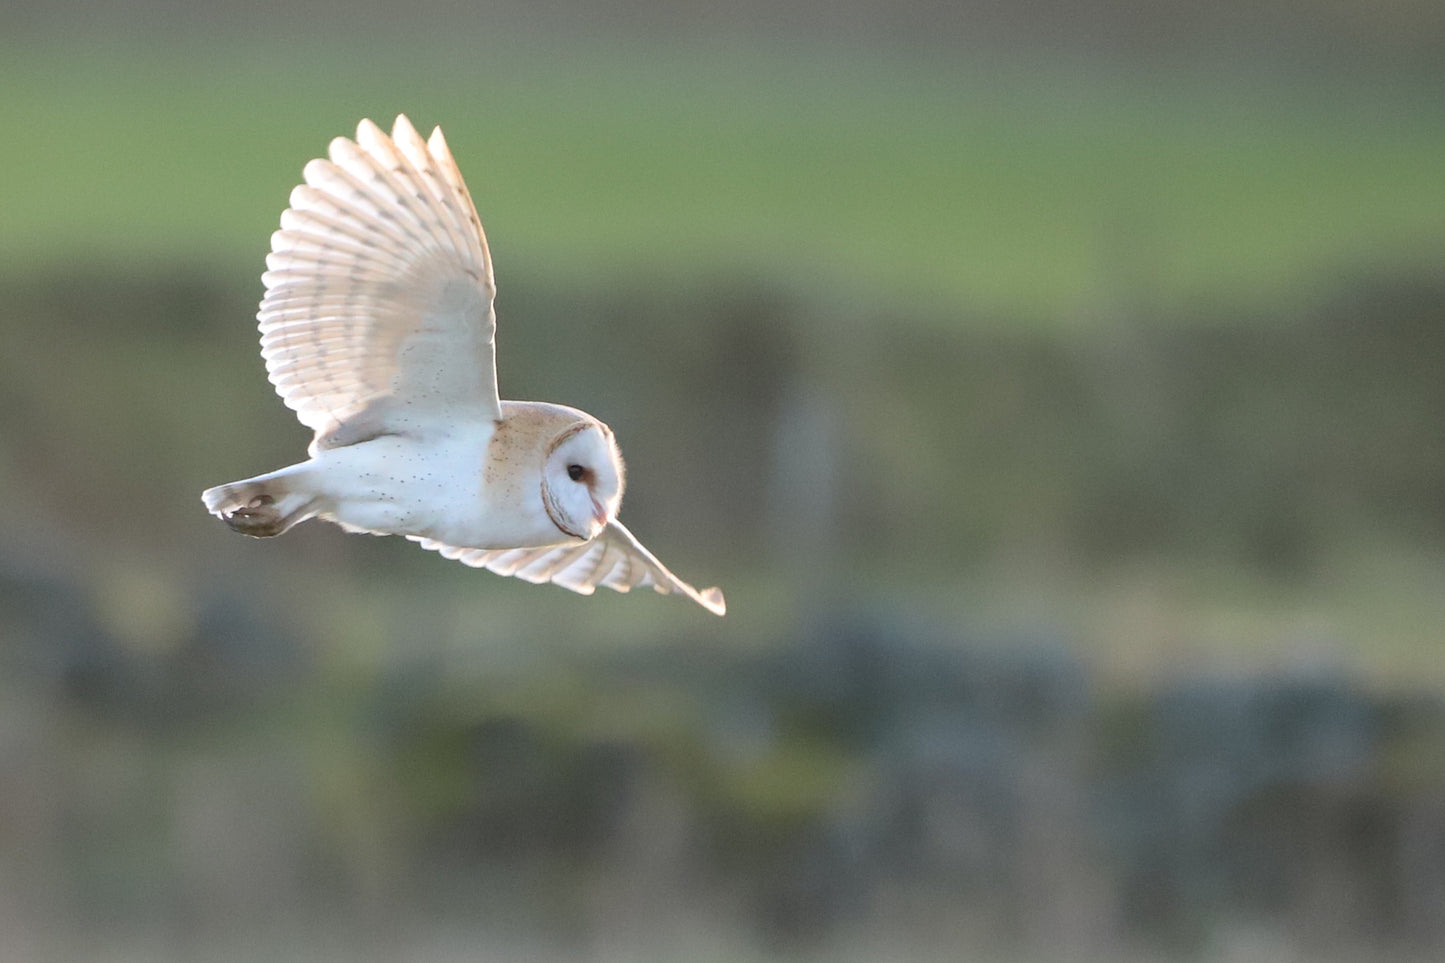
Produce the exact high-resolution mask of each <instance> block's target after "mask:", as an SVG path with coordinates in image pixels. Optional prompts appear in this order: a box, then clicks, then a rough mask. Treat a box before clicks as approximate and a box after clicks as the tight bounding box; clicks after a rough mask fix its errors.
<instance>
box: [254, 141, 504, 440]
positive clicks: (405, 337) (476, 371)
mask: <svg viewBox="0 0 1445 963" xmlns="http://www.w3.org/2000/svg"><path fill="white" fill-rule="evenodd" d="M329 153H330V159H329V160H326V159H321V158H318V159H316V160H313V161H311V162H310V163H309V164H307V165H306V169H305V178H306V183H304V184H302V185H300V186H299V187H297V188H296V189H295V190H294V191H292V192H291V206H290V207H289V208H288V209H287V210H286V211H285V212H284V213H283V214H282V215H281V229H280V230H279V231H277V232H276V233H275V234H273V235H272V237H271V253H270V254H269V255H268V256H267V258H266V266H267V268H268V269H269V270H267V271H266V273H265V275H264V276H263V277H262V280H263V281H264V282H265V284H266V295H265V297H264V298H263V299H262V301H261V309H260V311H259V312H258V313H257V319H258V320H259V321H260V328H261V356H262V357H263V358H265V359H266V370H267V371H268V372H269V373H270V376H271V382H272V384H274V385H275V386H276V391H277V392H278V393H279V394H280V395H281V397H282V398H283V399H284V400H285V402H286V405H287V406H288V407H289V408H291V409H293V410H294V411H295V412H296V416H297V418H299V419H300V421H301V423H302V424H304V425H306V426H307V427H309V428H312V429H314V430H315V431H316V436H317V440H316V442H315V444H316V445H320V446H322V447H325V446H326V445H327V444H328V439H329V438H330V437H331V436H334V435H336V434H337V433H338V431H339V430H340V432H341V433H342V434H347V433H348V432H346V431H345V428H344V426H346V424H347V422H348V420H349V419H356V418H357V416H358V415H362V418H361V419H358V420H363V421H366V422H367V423H368V424H367V426H366V429H364V430H368V431H371V432H375V431H377V430H385V429H387V428H388V427H400V426H401V425H402V423H403V422H405V421H410V420H411V419H414V418H417V417H418V416H420V417H422V418H425V417H427V416H429V415H432V414H433V413H440V412H446V413H450V414H460V413H462V412H463V411H466V410H470V411H473V412H476V413H477V414H478V415H479V416H485V417H490V418H492V419H499V418H500V417H501V405H500V402H499V401H498V398H497V376H496V363H495V352H494V349H493V337H494V335H495V333H496V317H495V315H494V314H493V312H492V298H493V296H494V295H495V293H496V282H495V281H494V279H493V276H492V260H491V255H490V254H489V252H488V250H487V240H486V237H485V235H484V234H483V233H482V225H481V222H480V220H479V219H478V218H477V212H476V208H475V207H474V206H473V205H472V200H471V197H470V195H469V194H468V193H467V188H466V185H465V184H463V183H462V176H461V173H460V172H459V171H458V170H457V166H456V163H455V162H454V161H453V160H452V155H451V151H450V150H448V148H447V144H446V140H445V139H444V138H443V137H442V132H441V129H440V128H437V129H436V130H434V131H433V132H432V135H431V140H430V141H423V140H422V139H421V136H420V135H419V134H418V133H417V132H416V128H414V127H413V126H412V125H411V122H410V121H409V120H407V119H406V117H404V116H402V117H398V118H397V119H396V125H395V127H394V128H393V131H392V136H391V137H388V136H387V135H386V134H385V133H383V132H382V130H381V129H380V128H378V127H377V126H376V125H375V124H373V123H372V122H371V121H369V120H364V121H362V122H361V124H360V126H359V127H358V128H357V131H356V140H355V141H351V140H347V139H346V138H344V137H338V138H336V139H335V140H333V141H332V142H331V147H330V151H329ZM413 423H414V422H413ZM352 430H353V432H354V431H357V430H362V429H358V428H357V427H356V426H353V428H352ZM332 443H335V442H334V441H333V442H332Z"/></svg>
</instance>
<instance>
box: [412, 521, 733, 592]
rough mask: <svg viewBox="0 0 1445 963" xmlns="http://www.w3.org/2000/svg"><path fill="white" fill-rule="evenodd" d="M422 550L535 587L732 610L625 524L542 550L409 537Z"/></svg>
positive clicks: (710, 589) (618, 523)
mask: <svg viewBox="0 0 1445 963" xmlns="http://www.w3.org/2000/svg"><path fill="white" fill-rule="evenodd" d="M408 537H409V538H410V539H411V540H412V541H414V542H420V543H421V547H422V548H426V549H430V550H432V551H434V552H440V553H441V554H442V555H444V556H445V557H447V558H454V559H456V560H457V561H459V562H462V563H464V564H466V565H470V566H472V567H473V568H485V569H490V570H491V571H493V572H496V573H497V574H498V575H515V576H516V577H517V578H524V579H526V580H527V581H529V582H538V583H541V582H552V583H554V584H556V585H560V586H562V587H563V588H567V589H571V590H572V591H574V592H580V593H581V594H583V595H591V594H592V593H593V592H594V591H595V590H596V589H597V586H599V585H605V586H607V587H608V588H610V589H616V590H617V591H619V592H627V591H630V590H631V589H634V588H641V587H649V588H652V589H654V590H656V591H657V592H660V593H662V594H663V595H670V594H672V593H673V592H681V593H682V594H683V595H686V596H687V597H688V598H690V599H692V600H693V601H694V602H696V603H697V604H699V605H701V606H702V607H703V608H705V609H707V610H708V611H709V612H713V613H715V614H717V615H722V614H723V613H724V612H726V611H727V605H726V603H725V602H724V601H723V594H722V591H721V590H720V589H717V588H707V589H703V590H702V591H701V592H699V591H698V590H697V589H695V588H693V587H692V586H691V585H688V584H687V583H686V582H684V581H682V579H680V578H678V577H677V576H676V575H673V574H672V573H671V572H669V571H668V570H667V567H666V566H665V565H663V564H662V563H661V562H659V561H658V560H657V557H656V556H655V555H653V554H652V553H651V552H649V551H648V550H647V549H645V548H643V546H642V543H641V542H639V541H638V540H637V538H636V536H634V535H633V534H632V533H631V532H629V531H628V530H627V528H626V527H625V526H624V525H623V524H622V523H621V522H617V521H614V522H611V523H609V524H608V526H607V527H606V528H605V529H603V530H602V534H601V535H598V536H597V537H596V538H594V539H592V540H591V541H589V542H580V543H568V544H563V545H547V546H543V547H542V548H509V549H492V550H489V549H482V548H457V547H456V546H454V545H444V544H442V543H441V542H438V541H434V540H433V539H430V538H420V537H418V536H415V535H411V536H408Z"/></svg>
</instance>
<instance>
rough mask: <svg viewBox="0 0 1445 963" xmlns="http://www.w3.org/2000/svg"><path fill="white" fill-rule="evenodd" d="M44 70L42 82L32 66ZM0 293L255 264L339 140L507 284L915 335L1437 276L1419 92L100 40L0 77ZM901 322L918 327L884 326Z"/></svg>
mask: <svg viewBox="0 0 1445 963" xmlns="http://www.w3.org/2000/svg"><path fill="white" fill-rule="evenodd" d="M57 65H63V69H60V70H57ZM0 84H3V86H4V89H5V91H6V96H5V99H4V102H3V104H0V120H3V121H4V123H5V127H6V129H8V130H11V131H13V132H14V135H15V136H16V137H17V140H16V142H15V143H16V146H17V148H21V149H15V150H12V151H11V152H10V155H9V157H8V158H7V160H6V164H5V175H6V176H5V179H4V182H3V184H0V205H3V209H4V211H5V218H4V220H3V222H0V258H3V259H4V262H5V263H7V264H8V265H9V266H10V270H12V271H13V270H17V269H22V268H27V267H35V266H37V265H44V264H46V263H53V262H54V261H55V260H56V259H57V258H60V257H68V256H72V255H73V254H74V253H75V252H77V251H85V252H87V254H88V256H90V257H94V258H97V259H100V260H102V261H108V262H111V263H122V264H126V265H129V266H143V265H147V264H157V263H166V262H169V261H172V260H174V259H175V258H177V257H178V256H180V257H182V258H183V259H187V260H195V259H204V260H206V261H210V262H216V261H220V260H224V262H225V263H226V265H227V269H228V270H240V269H241V268H242V266H243V265H253V266H254V265H258V264H259V262H260V256H261V254H262V253H263V252H264V249H265V240H264V239H265V237H266V235H267V234H268V233H269V231H270V230H271V229H273V228H274V226H275V217H276V213H277V212H278V211H279V209H280V207H281V206H282V203H283V201H284V198H285V196H286V192H287V191H288V190H289V188H290V186H291V185H292V184H293V182H294V181H295V180H296V178H297V177H298V175H299V171H300V168H301V165H302V164H303V163H304V162H305V161H306V160H307V159H308V158H310V157H312V156H314V155H315V154H317V153H318V152H320V151H321V150H322V149H323V148H324V146H325V142H326V140H327V139H329V138H330V137H332V136H335V135H337V134H343V133H349V132H351V131H352V130H353V129H354V125H355V122H356V120H357V119H358V118H359V117H362V116H371V117H375V118H383V119H384V118H389V117H391V116H393V115H394V114H395V113H397V112H398V111H403V112H408V113H410V114H411V115H412V117H413V119H414V120H415V121H417V123H418V124H422V125H427V126H430V125H431V124H435V123H441V124H443V125H444V127H445V128H446V129H447V130H448V132H449V134H450V137H451V139H452V141H453V146H454V149H455V150H456V152H457V154H458V156H460V157H461V158H463V159H464V165H465V171H466V173H467V174H468V175H469V177H470V178H471V180H472V181H473V182H474V183H475V185H476V186H475V187H474V193H475V194H476V196H477V198H478V204H479V206H480V208H481V212H482V215H483V218H484V221H485V223H486V224H487V225H488V227H489V230H490V231H491V232H492V233H493V234H495V235H496V239H497V241H496V246H497V248H498V252H499V253H498V256H499V259H500V268H501V271H502V278H503V284H504V285H505V283H506V279H507V277H508V276H509V275H510V276H516V275H517V274H518V273H522V272H528V273H536V274H538V275H543V274H544V275H545V276H546V277H547V278H548V279H549V281H552V282H556V283H562V284H569V283H582V282H586V283H595V282H597V281H599V280H602V279H605V278H608V277H613V278H615V277H618V276H622V277H629V276H632V275H634V274H637V273H645V274H647V275H649V276H657V275H661V276H664V277H665V276H668V275H683V276H688V275H694V274H696V273H699V272H702V273H705V274H707V275H709V276H717V275H729V274H739V273H746V274H753V275H758V276H761V277H764V278H768V279H787V280H789V281H790V282H796V281H797V280H799V279H805V280H806V281H807V282H808V283H809V284H810V285H812V286H814V287H816V288H817V289H818V290H819V292H820V293H822V292H828V295H829V296H833V297H839V298H845V299H854V298H859V297H862V298H888V299H890V300H895V301H896V300H898V299H902V300H903V302H904V303H906V304H908V305H916V306H921V307H923V308H931V309H933V313H935V314H936V313H942V312H948V313H952V312H957V311H959V310H964V311H966V312H968V314H969V315H970V316H975V317H983V318H998V319H1003V320H1006V321H1014V320H1030V321H1037V320H1050V321H1057V322H1063V323H1069V324H1072V323H1075V322H1079V321H1085V322H1092V321H1097V320H1100V319H1101V318H1107V317H1109V316H1110V315H1111V314H1112V313H1113V312H1115V311H1116V310H1118V309H1119V308H1120V307H1121V305H1120V304H1119V303H1118V302H1119V301H1120V299H1122V298H1125V297H1132V298H1135V299H1138V300H1140V301H1141V302H1142V303H1141V304H1138V305H1125V306H1123V307H1138V308H1140V309H1142V310H1152V309H1154V308H1156V307H1157V308H1162V309H1165V310H1168V309H1171V308H1173V307H1175V306H1177V305H1181V304H1194V303H1200V302H1203V303H1206V304H1208V303H1217V302H1221V301H1222V302H1233V303H1238V302H1244V303H1247V304H1255V303H1270V304H1277V303H1279V302H1280V301H1281V300H1285V301H1288V300H1289V299H1297V298H1299V297H1301V296H1305V295H1307V293H1308V292H1309V291H1310V290H1311V289H1312V287H1313V286H1315V285H1317V284H1318V283H1319V282H1320V281H1321V280H1322V279H1328V278H1330V277H1332V276H1334V275H1335V273H1336V272H1338V271H1339V270H1340V269H1341V267H1342V266H1344V265H1356V264H1360V263H1362V262H1365V263H1370V262H1373V263H1389V264H1391V265H1401V264H1406V265H1418V266H1427V265H1437V264H1439V263H1440V261H1441V260H1442V257H1445V232H1442V229H1441V227H1440V225H1441V222H1442V219H1445V188H1442V185H1441V179H1440V177H1439V169H1438V168H1439V165H1438V158H1439V157H1440V156H1441V155H1442V153H1445V108H1442V107H1441V106H1440V102H1439V99H1438V97H1436V96H1435V90H1434V88H1433V87H1432V86H1430V85H1429V84H1424V83H1418V82H1417V83H1414V84H1412V83H1409V82H1407V81H1403V80H1398V79H1396V80H1392V79H1389V78H1388V77H1387V76H1386V75H1377V76H1375V77H1374V78H1369V77H1367V78H1366V79H1365V80H1364V81H1363V82H1362V81H1360V80H1358V79H1356V78H1354V77H1331V76H1309V77H1306V78H1303V79H1302V78H1300V77H1299V76H1298V75H1292V74H1289V73H1287V72H1280V73H1279V74H1276V75H1272V74H1271V73H1270V71H1269V69H1268V68H1260V67H1246V68H1243V69H1241V70H1239V71H1237V72H1229V73H1225V72H1222V71H1219V70H1214V71H1210V72H1207V73H1206V72H1203V71H1202V70H1200V69H1194V70H1190V69H1187V68H1175V69H1172V70H1171V69H1165V68H1160V67H1155V68H1152V69H1151V68H1149V67H1143V66H1137V67H1132V68H1130V67H1109V66H1107V65H1103V64H1099V63H1096V62H1090V61H1086V60H1083V59H1081V58H1072V59H1071V58H1068V57H1065V58H1062V59H1055V60H1049V59H1045V58H1044V57H1042V56H1039V55H1034V56H1027V55H1025V56H1011V57H1005V56H1002V55H992V56H990V55H972V56H967V55H963V54H945V53H943V52H941V51H940V52H935V53H932V54H926V55H923V56H916V57H908V58H905V57H903V56H900V55H893V56H890V55H887V54H882V55H879V54H877V53H869V54H867V55H865V52H864V51H861V50H855V49H850V48H849V47H846V46H838V47H834V48H830V47H827V46H802V45H794V46H787V45H781V44H780V45H779V46H778V48H777V49H771V50H770V49H768V48H765V47H764V48H758V47H757V46H756V45H754V46H741V45H727V44H719V45H717V46H716V47H709V46H701V47H698V48H696V49H693V48H687V47H683V48H680V49H679V48H675V47H666V46H661V45H655V44H654V45H647V44H644V43H642V42H640V41H635V42H633V43H632V44H631V45H627V44H624V43H621V42H615V43H613V44H612V45H608V43H606V42H603V43H600V44H599V43H592V44H582V43H580V42H578V41H576V40H572V41H561V40H556V41H552V42H551V43H547V42H544V41H542V40H539V39H531V40H525V39H524V40H521V41H516V42H508V41H501V40H498V41H493V42H486V41H484V42H482V43H480V44H463V43H460V42H450V43H449V42H433V43H422V42H420V41H415V40H411V41H408V40H405V39H403V40H400V41H398V42H396V43H395V44H394V45H391V44H389V45H387V46H386V47H384V48H380V49H378V50H368V51H367V52H366V53H365V54H363V55H358V54H357V53H356V52H355V51H354V50H352V49H351V48H348V47H347V46H345V45H343V44H340V43H335V42H332V43H327V42H320V41H308V42H305V43H304V44H303V43H301V42H299V41H298V42H296V43H294V44H291V45H288V44H285V43H282V42H279V41H278V42H267V43H256V42H251V43H244V44H237V45H226V44H219V43H209V44H208V43H207V42H206V41H204V40H201V41H194V42H191V43H188V44H187V45H185V47H184V48H180V47H172V46H160V47H158V48H157V47H145V48H142V47H139V46H127V45H125V44H123V43H120V44H112V45H105V44H101V43H99V42H95V43H94V44H93V46H82V47H79V48H75V47H62V48H51V49H47V47H46V46H45V45H44V44H27V45H24V46H21V47H16V48H13V49H9V50H6V51H5V56H4V57H3V58H0ZM909 313H917V312H914V311H910V312H909Z"/></svg>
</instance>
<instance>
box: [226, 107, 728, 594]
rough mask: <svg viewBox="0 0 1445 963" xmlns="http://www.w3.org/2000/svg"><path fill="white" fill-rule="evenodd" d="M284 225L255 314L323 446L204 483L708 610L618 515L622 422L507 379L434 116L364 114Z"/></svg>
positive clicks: (244, 519)
mask: <svg viewBox="0 0 1445 963" xmlns="http://www.w3.org/2000/svg"><path fill="white" fill-rule="evenodd" d="M304 176H305V180H306V183H304V184H302V185H300V186H299V187H297V188H296V189H295V190H294V191H292V193H291V206H290V207H289V208H288V209H287V210H286V211H285V212H284V213H283V214H282V215H281V229H280V230H279V231H277V232H276V233H275V234H274V235H272V238H271V253H270V254H269V255H268V256H267V258H266V266H267V271H266V273H265V274H264V275H263V278H262V279H263V281H264V282H265V285H266V294H265V296H264V298H263V299H262V301H261V306H260V310H259V311H258V313H257V319H258V321H259V326H260V330H261V355H262V357H263V358H264V359H265V362H266V370H267V372H268V374H269V376H270V379H271V382H272V384H274V385H275V387H276V391H277V393H278V394H280V396H281V398H282V400H283V401H284V402H285V403H286V405H287V406H288V407H289V408H291V409H292V410H293V411H295V412H296V416H297V418H298V419H299V420H300V421H301V423H302V424H304V425H306V426H307V427H308V428H311V429H312V430H313V431H314V432H315V435H314V437H313V439H312V442H311V445H310V447H309V448H308V454H309V455H310V458H309V459H308V460H307V461H305V462H302V463H300V464H296V465H291V466H289V467H287V468H282V469H280V470H278V471H274V472H270V473H268V474H265V475H258V476H256V477H254V478H249V479H246V480H244V481H239V482H233V483H231V484H229V485H221V486H218V487H216V488H212V489H208V490H207V491H206V492H205V493H204V494H203V495H202V498H203V500H204V501H205V504H206V507H207V509H209V510H210V511H211V512H212V513H213V514H215V515H217V516H219V517H220V518H222V519H224V520H225V521H226V523H227V524H228V525H230V526H231V527H232V528H234V529H235V530H237V531H239V532H242V533H243V534H247V535H255V536H273V535H279V534H281V533H282V532H285V531H286V530H287V529H289V528H291V527H292V526H293V525H296V524H297V523H299V522H301V521H304V520H306V519H308V518H313V517H319V518H323V519H326V520H329V521H333V522H335V523H337V524H338V525H340V526H342V527H343V528H345V529H347V530H348V531H361V532H371V533H374V534H395V535H404V536H406V537H407V538H410V539H412V540H414V541H417V542H420V543H421V545H422V547H423V548H428V549H432V550H434V551H437V552H440V553H441V554H442V555H444V556H445V557H447V558H454V559H458V560H460V561H462V562H464V563H465V564H467V565H472V566H476V567H482V568H488V569H491V570H492V571H494V572H497V573H499V574H502V575H514V576H517V577H519V578H524V579H527V580H529V581H533V582H546V581H551V582H555V583H556V584H558V585H561V586H563V587H565V588H569V589H571V590H572V591H575V592H581V593H583V594H590V593H591V592H592V591H593V590H594V589H595V588H596V587H597V586H598V585H605V586H607V587H609V588H613V589H617V590H618V591H623V592H625V591H628V590H629V589H631V588H634V587H638V586H646V587H651V588H654V589H656V590H657V591H659V592H662V593H670V592H680V593H682V594H685V595H687V596H689V597H690V598H692V599H694V600H695V601H697V602H698V603H699V604H700V605H703V606H704V607H706V608H708V609H709V610H710V611H713V612H716V613H718V614H719V615H721V614H722V613H723V611H724V603H723V597H722V593H721V592H720V591H718V590H717V589H715V588H710V589H705V590H703V591H701V592H699V591H697V590H696V589H694V588H693V587H692V586H691V585H688V584H687V583H685V582H683V581H681V580H680V579H678V578H677V577H676V576H674V575H673V574H672V573H671V572H669V571H668V570H667V568H666V567H664V566H663V565H662V563H661V562H659V561H658V560H657V559H656V557H654V556H653V555H652V553H651V552H649V551H647V549H645V548H643V546H642V545H641V543H639V542H638V541H637V539H636V538H635V537H633V535H632V533H631V532H629V531H628V530H627V529H626V528H625V527H624V526H623V525H622V523H621V522H619V521H617V511H618V509H619V508H620V506H621V501H622V490H623V486H624V473H623V465H622V459H621V455H620V454H619V453H618V450H617V446H616V442H615V440H614V438H613V435H612V430H611V429H610V428H608V427H607V426H606V425H605V424H603V423H602V422H600V421H598V420H597V419H596V418H593V417H592V416H591V415H588V414H586V413H585V412H582V411H578V410H577V409H575V408H568V407H565V406H563V405H553V404H546V403H542V402H519V401H502V400H500V398H499V397H498V394H497V378H496V364H495V334H496V317H495V314H494V312H493V307H492V302H493V298H494V296H495V294H496V283H495V280H494V277H493V273H492V261H491V254H490V252H489V250H488V248H487V241H486V235H485V234H484V233H483V232H482V225H481V222H480V220H479V219H478V218H477V214H476V208H475V207H474V206H473V204H472V200H471V196H470V195H469V194H468V192H467V188H466V185H465V184H464V183H463V181H462V177H461V174H460V172H459V171H458V170H457V166H456V163H455V162H454V161H453V160H452V156H451V152H450V150H449V149H448V148H447V144H446V140H445V139H444V138H443V137H442V133H441V130H440V129H437V130H435V131H433V133H432V135H431V138H430V139H429V140H426V141H423V140H422V138H421V136H420V135H419V134H418V133H417V132H416V130H415V128H413V127H412V125H411V123H410V122H409V121H408V120H407V119H406V118H405V117H398V118H397V120H396V125H395V127H394V128H393V131H392V136H391V137H388V136H387V135H386V134H385V133H383V132H382V131H381V129H380V128H378V127H377V126H376V125H375V124H373V123H371V121H362V122H361V124H360V126H359V127H358V128H357V134H356V140H355V141H351V140H347V139H346V138H344V137H338V138H336V139H335V140H333V141H332V142H331V145H330V150H329V159H321V158H318V159H316V160H313V161H311V162H310V163H308V164H307V165H306V168H305V172H304Z"/></svg>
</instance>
